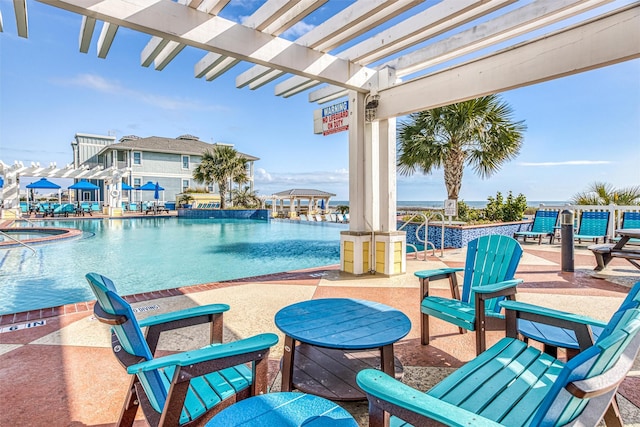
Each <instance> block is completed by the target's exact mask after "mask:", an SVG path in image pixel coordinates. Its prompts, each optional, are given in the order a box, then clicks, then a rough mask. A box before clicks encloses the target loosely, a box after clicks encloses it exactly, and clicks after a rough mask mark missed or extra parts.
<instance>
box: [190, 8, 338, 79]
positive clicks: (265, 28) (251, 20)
mask: <svg viewBox="0 0 640 427" xmlns="http://www.w3.org/2000/svg"><path fill="white" fill-rule="evenodd" d="M325 2H326V0H320V1H315V0H303V1H300V0H269V1H267V2H266V3H265V4H263V5H262V7H260V8H259V9H258V10H256V11H255V13H253V15H251V16H250V17H248V18H247V19H246V20H245V21H244V22H243V23H242V25H245V26H247V27H250V28H254V29H256V30H259V31H262V32H264V33H266V34H271V35H274V36H277V35H279V34H281V33H282V32H283V31H285V30H287V29H289V28H290V27H292V26H293V25H295V24H296V23H297V22H298V21H299V20H301V19H302V18H304V16H306V15H307V14H308V13H310V12H311V11H313V10H314V9H316V8H318V7H320V6H321V5H322V4H324V3H325ZM239 62H240V61H239V60H237V59H230V58H229V57H225V56H222V55H219V54H216V53H212V52H210V53H208V54H207V55H205V57H204V58H202V59H201V60H200V61H198V63H197V64H196V65H195V76H196V78H200V77H203V76H206V79H207V81H211V80H213V79H215V78H217V77H218V76H220V75H222V74H223V73H224V72H225V71H227V70H229V69H231V68H232V67H234V66H235V65H236V64H238V63H239Z"/></svg>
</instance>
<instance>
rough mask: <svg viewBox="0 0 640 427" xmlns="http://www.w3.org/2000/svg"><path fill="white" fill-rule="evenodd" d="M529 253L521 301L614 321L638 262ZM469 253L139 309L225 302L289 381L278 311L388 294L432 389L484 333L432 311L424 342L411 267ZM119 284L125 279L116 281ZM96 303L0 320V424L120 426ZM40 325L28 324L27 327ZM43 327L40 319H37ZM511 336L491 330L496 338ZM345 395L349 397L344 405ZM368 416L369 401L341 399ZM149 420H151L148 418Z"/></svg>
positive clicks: (176, 341)
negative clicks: (387, 273)
mask: <svg viewBox="0 0 640 427" xmlns="http://www.w3.org/2000/svg"><path fill="white" fill-rule="evenodd" d="M523 247H524V248H525V255H524V258H523V259H522V261H521V263H520V268H519V269H518V274H517V277H520V278H523V279H524V280H525V283H524V284H523V285H522V286H520V287H519V288H518V295H517V298H518V300H521V301H526V302H531V303H535V304H540V305H544V306H547V307H552V308H557V309H561V310H565V311H572V312H576V313H581V314H587V315H590V316H592V317H595V318H598V319H602V320H608V318H609V316H610V315H611V314H612V313H613V312H614V311H615V310H616V309H617V307H618V306H619V304H620V302H621V301H622V300H623V299H624V297H625V296H626V292H627V291H628V289H629V287H630V286H632V284H633V283H635V282H637V281H640V270H637V269H635V268H634V267H633V266H632V265H631V264H628V263H626V262H625V261H624V260H614V261H613V262H612V264H611V265H610V266H609V267H607V269H605V270H604V271H602V272H599V273H597V274H596V273H595V272H594V271H593V267H594V266H595V259H594V258H593V255H592V254H591V253H590V252H589V251H587V250H586V249H585V247H586V246H584V247H579V248H577V249H576V256H575V272H573V273H561V272H560V253H559V246H557V245H544V244H543V245H540V246H539V245H537V244H529V243H527V244H523ZM463 264H464V251H463V250H449V251H445V256H444V257H442V258H440V257H429V258H428V260H427V261H421V260H412V259H410V260H408V263H407V270H408V271H407V274H406V275H402V276H397V277H391V278H389V277H383V276H380V275H366V276H361V277H352V276H349V275H344V274H341V273H340V272H339V271H337V267H336V266H332V267H328V268H319V269H312V270H305V271H297V272H288V273H282V274H276V275H270V276H264V277H254V278H248V279H244V280H238V281H232V282H224V283H213V284H207V285H200V286H193V287H188V288H181V289H177V290H173V291H162V292H153V293H149V294H144V295H137V296H132V297H130V298H129V299H130V300H131V301H135V302H133V303H132V305H133V306H134V307H140V308H141V309H142V310H143V311H141V312H140V318H144V317H146V316H149V315H155V314H159V313H164V312H168V311H172V310H176V309H182V308H186V307H191V306H196V305H202V304H209V303H217V302H223V303H227V304H229V305H230V306H231V310H230V311H229V312H228V313H225V320H224V321H225V330H224V335H225V341H229V340H234V339H237V338H241V337H247V336H250V335H253V334H256V333H261V332H275V333H278V334H279V336H280V338H281V340H280V342H279V343H278V345H277V346H276V347H274V348H273V349H272V351H271V354H270V373H269V376H270V385H271V390H272V391H277V390H278V389H279V387H280V376H279V359H280V357H281V356H282V345H283V336H282V334H281V333H280V332H279V331H278V329H277V328H276V327H275V324H274V322H273V318H274V315H275V313H276V312H277V311H278V310H279V309H280V308H282V307H284V306H286V305H289V304H292V303H295V302H298V301H303V300H307V299H311V298H324V297H351V298H362V299H368V300H373V301H379V302H382V303H384V304H387V305H391V306H393V307H395V308H398V309H400V310H402V311H403V312H405V313H406V314H407V316H409V318H410V319H411V321H412V325H413V328H412V330H411V332H410V333H409V335H407V336H406V337H405V338H404V339H403V340H401V341H400V342H398V343H397V344H396V346H395V352H396V356H397V357H398V358H399V359H400V361H401V362H402V364H403V365H404V369H405V376H404V381H405V382H407V383H409V384H411V385H413V386H415V387H418V388H420V389H423V390H426V389H428V388H429V387H430V386H432V385H433V384H435V383H437V382H438V381H439V380H440V379H442V378H443V377H444V376H446V375H448V374H449V373H450V372H452V371H453V370H455V368H457V367H459V366H461V365H462V364H464V363H465V362H467V361H468V360H470V359H471V358H473V357H474V355H475V344H474V343H475V341H474V334H473V333H467V334H459V333H458V332H457V328H456V327H454V326H453V325H451V324H448V323H445V322H441V321H439V320H437V319H434V320H433V321H432V322H431V323H432V332H431V335H432V341H431V344H430V345H429V346H421V345H420V340H419V296H418V293H419V288H418V281H417V279H416V278H415V277H414V276H413V272H414V271H417V270H422V269H429V268H438V267H442V266H444V265H446V266H451V267H458V266H463ZM116 285H117V283H116ZM447 291H448V284H447V282H445V281H441V282H440V283H438V282H436V292H438V293H442V295H446V293H447ZM92 305H93V304H92V303H91V302H89V303H83V304H75V305H72V306H65V307H59V308H56V309H52V310H49V311H41V312H39V313H40V314H38V315H37V316H38V317H39V319H36V318H35V317H36V314H34V313H30V314H28V313H18V314H16V315H10V316H6V315H5V316H2V317H0V331H1V333H0V388H1V395H0V425H2V426H18V425H29V426H85V425H86V426H110V425H114V423H115V421H116V419H117V417H118V414H119V411H120V407H121V405H122V401H123V399H124V395H125V391H126V388H127V385H128V381H129V380H128V377H127V375H126V374H125V372H124V370H123V369H122V367H120V365H119V364H118V362H117V361H116V359H115V357H114V356H113V354H112V353H111V349H110V338H109V331H108V327H107V326H106V325H103V324H101V323H99V322H98V321H97V320H95V319H94V318H93V316H92V312H91V310H92ZM27 324H29V325H31V326H34V327H29V328H23V327H24V326H25V325H27ZM38 324H40V325H39V326H37V325H38ZM206 336H207V334H206V331H205V329H204V328H201V327H194V328H191V329H186V330H182V331H178V332H175V333H171V334H167V336H165V337H163V338H162V339H161V342H160V345H159V348H160V349H161V350H162V351H164V352H173V351H184V350H188V349H193V348H196V347H198V346H202V345H206ZM501 336H503V333H501V332H497V331H496V332H490V333H489V334H488V345H491V344H492V343H494V342H496V341H497V340H498V339H499V338H500V337H501ZM619 400H620V406H621V410H622V415H623V419H624V420H625V425H629V426H633V425H635V426H640V363H639V362H638V361H636V364H635V366H634V368H633V370H632V372H631V373H630V375H629V377H628V378H627V379H626V380H625V382H624V384H623V386H622V387H621V388H620V393H619ZM341 404H343V403H341ZM343 405H344V406H345V407H346V408H347V409H348V410H349V411H351V412H352V413H353V414H354V416H356V418H357V419H358V421H359V423H360V425H362V426H365V425H368V424H367V422H368V420H367V405H366V402H355V403H344V404H343ZM138 419H139V421H138V422H137V424H138V423H139V425H145V423H144V421H143V420H144V418H143V417H142V415H141V414H139V415H138Z"/></svg>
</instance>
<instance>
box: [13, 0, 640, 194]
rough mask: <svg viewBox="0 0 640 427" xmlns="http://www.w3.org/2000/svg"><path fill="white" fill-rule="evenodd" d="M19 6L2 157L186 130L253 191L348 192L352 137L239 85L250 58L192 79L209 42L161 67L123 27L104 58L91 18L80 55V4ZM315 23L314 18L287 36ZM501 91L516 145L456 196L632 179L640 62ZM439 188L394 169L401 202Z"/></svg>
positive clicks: (291, 104) (638, 164)
mask: <svg viewBox="0 0 640 427" xmlns="http://www.w3.org/2000/svg"><path fill="white" fill-rule="evenodd" d="M332 1H335V0H332ZM626 3H628V2H615V4H617V5H618V6H619V5H620V4H626ZM27 4H28V11H29V38H28V39H23V38H20V37H18V36H17V34H16V31H15V22H14V18H13V2H12V1H10V0H0V11H1V12H2V14H3V18H4V32H3V33H0V160H2V161H4V162H5V163H7V164H12V163H13V162H14V160H19V161H23V162H24V163H25V164H28V163H29V162H32V161H33V162H40V163H41V164H48V163H49V162H52V161H55V162H56V163H57V164H58V166H62V165H65V164H66V163H69V162H71V160H72V159H71V155H72V151H71V145H70V143H71V141H72V140H73V137H74V135H75V134H76V133H91V134H99V135H107V134H112V135H115V136H116V137H117V138H120V137H122V136H125V135H132V134H133V135H138V136H141V137H146V136H154V135H155V136H164V137H177V136H179V135H182V134H192V135H196V136H198V137H200V139H201V140H203V141H206V142H225V143H232V144H235V148H236V149H237V150H239V151H241V152H244V153H247V154H251V155H254V156H256V157H259V158H260V159H261V160H260V161H258V162H257V163H256V171H255V172H256V176H255V188H256V190H257V192H258V193H259V194H261V195H268V194H271V193H273V192H277V191H282V190H287V189H290V188H315V189H320V190H324V191H330V192H333V193H336V194H337V196H336V197H335V199H336V200H346V199H348V146H347V145H348V134H347V133H346V132H342V133H338V134H334V135H331V136H324V137H323V136H319V135H314V134H313V110H315V109H318V108H320V106H318V105H317V104H310V103H309V102H308V101H307V94H306V93H303V94H301V95H297V96H294V97H291V98H288V99H283V98H280V97H275V96H274V95H273V84H270V85H268V86H266V87H263V88H261V89H259V90H256V91H251V90H249V89H248V88H244V89H236V88H235V77H236V75H238V74H239V73H240V72H241V71H244V70H245V69H247V68H248V65H247V64H241V65H240V66H237V67H236V68H234V69H233V70H232V71H231V72H228V73H226V74H225V75H224V76H223V77H221V78H219V79H216V80H214V81H213V82H207V81H206V80H204V79H196V78H194V77H193V65H194V64H195V63H196V62H197V61H199V60H200V59H201V58H202V57H203V56H204V55H205V52H202V51H198V50H195V49H192V48H186V49H185V50H183V51H182V52H181V53H180V54H179V55H178V56H177V57H176V59H174V60H173V62H172V63H171V64H169V65H168V66H167V67H166V68H165V69H164V70H163V71H156V70H154V69H153V68H152V67H150V68H144V67H142V66H140V52H141V51H142V49H143V48H144V46H145V45H146V43H147V41H148V39H149V37H148V36H144V35H141V34H139V33H135V32H133V31H129V30H127V29H124V28H120V29H119V30H118V34H117V36H116V38H115V41H114V44H113V46H112V48H111V51H110V53H109V55H108V56H107V58H106V59H99V58H97V55H96V41H97V37H98V34H99V32H100V27H99V26H97V27H96V31H95V34H94V40H93V43H92V45H91V48H90V51H89V53H88V54H82V53H80V52H79V51H78V34H79V29H80V23H81V17H80V16H79V15H76V14H72V13H69V12H64V11H61V10H58V9H56V8H52V7H49V6H46V5H43V4H41V3H38V2H34V1H27ZM232 4H234V3H232ZM330 4H331V2H330ZM235 5H236V7H235V8H234V9H233V10H232V11H231V12H230V13H233V14H235V15H236V17H237V18H236V19H238V20H240V19H242V14H243V11H244V10H245V9H244V8H243V3H242V2H236V3H235ZM246 10H247V12H246V13H249V9H246ZM314 24H315V23H314V22H313V17H310V18H309V19H307V20H305V23H304V25H302V26H298V27H297V28H296V29H294V30H293V31H292V32H291V34H290V37H293V38H295V37H297V35H296V34H295V31H296V30H297V31H304V29H305V27H306V28H307V29H308V28H311V27H313V25H314ZM298 35H299V34H298ZM502 96H503V97H504V99H505V100H506V101H507V102H508V103H509V104H510V105H511V106H512V107H513V109H514V111H515V115H514V117H515V119H517V120H524V121H525V122H526V125H527V127H528V130H527V131H526V133H525V140H524V145H523V148H522V150H521V153H520V155H519V157H518V158H517V159H515V160H514V161H512V162H510V163H509V164H507V165H505V166H504V167H503V168H502V170H501V171H500V172H499V173H497V174H496V175H494V176H493V177H491V178H489V179H486V180H481V179H480V178H478V177H477V176H476V175H475V174H474V173H473V171H471V170H467V171H465V175H464V178H463V182H462V189H461V192H460V198H461V199H463V200H467V201H472V200H486V199H487V197H488V196H495V194H496V192H497V191H500V192H502V193H503V194H506V193H508V192H509V191H512V192H513V193H514V194H519V193H522V194H524V195H525V196H526V197H527V199H528V200H529V201H539V200H555V201H563V200H568V199H569V198H570V197H571V196H573V195H574V194H576V193H578V192H580V191H583V190H585V189H586V188H587V186H588V185H589V184H590V183H592V182H594V181H600V182H606V183H609V184H611V185H613V186H614V187H617V188H622V187H629V186H632V185H640V60H632V61H627V62H625V63H621V64H617V65H613V66H610V67H606V68H601V69H597V70H593V71H590V72H587V73H583V74H579V75H574V76H569V77H565V78H563V79H559V80H554V81H550V82H546V83H542V84H538V85H534V86H529V87H525V88H520V89H516V90H513V91H509V92H506V93H504V94H502ZM399 120H403V118H399ZM28 182H31V180H30V179H27V180H26V183H28ZM23 183H24V181H23ZM445 198H446V190H445V187H444V181H443V178H442V171H441V170H440V171H437V172H435V173H434V174H432V175H429V176H425V175H421V174H416V175H413V176H411V177H403V176H399V177H398V200H443V199H445Z"/></svg>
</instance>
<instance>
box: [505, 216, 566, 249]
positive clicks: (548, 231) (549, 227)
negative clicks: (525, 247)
mask: <svg viewBox="0 0 640 427" xmlns="http://www.w3.org/2000/svg"><path fill="white" fill-rule="evenodd" d="M558 213H559V212H558V211H545V210H542V209H538V210H537V211H536V215H535V217H534V218H533V226H532V227H531V230H530V231H516V232H515V233H513V238H514V239H518V237H522V239H523V240H524V241H525V242H526V241H527V237H531V238H534V239H538V244H541V243H542V238H543V237H548V238H549V244H551V243H553V238H554V236H555V226H556V223H557V222H558Z"/></svg>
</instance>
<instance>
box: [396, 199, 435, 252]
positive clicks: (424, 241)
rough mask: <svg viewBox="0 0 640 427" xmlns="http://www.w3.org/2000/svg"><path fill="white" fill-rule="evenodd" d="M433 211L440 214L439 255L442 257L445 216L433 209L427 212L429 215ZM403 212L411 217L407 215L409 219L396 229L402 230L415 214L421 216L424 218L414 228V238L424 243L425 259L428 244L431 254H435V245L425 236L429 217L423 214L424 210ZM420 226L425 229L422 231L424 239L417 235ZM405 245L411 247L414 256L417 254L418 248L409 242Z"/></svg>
mask: <svg viewBox="0 0 640 427" xmlns="http://www.w3.org/2000/svg"><path fill="white" fill-rule="evenodd" d="M433 213H435V214H438V215H440V224H441V227H442V229H441V232H440V238H441V242H440V257H443V256H444V223H445V218H444V214H443V213H442V212H440V211H435V210H434V211H432V212H429V215H430V216H431V214H433ZM405 214H407V215H411V217H409V219H408V220H407V221H405V222H404V223H403V224H402V225H401V226H400V227H399V228H398V231H400V230H402V229H403V228H404V227H405V226H406V225H407V224H408V223H410V222H411V221H412V220H413V219H414V218H415V217H417V216H421V217H422V218H424V221H423V222H422V224H420V225H419V226H418V227H417V228H416V240H417V241H418V242H421V243H424V257H425V260H426V258H427V250H428V247H429V246H431V248H432V254H433V256H435V254H436V246H435V245H434V244H433V242H430V241H428V240H427V237H428V230H429V229H428V226H429V219H428V218H427V216H426V214H425V213H424V212H405ZM422 227H424V228H425V231H424V236H425V238H424V240H423V239H421V238H420V235H419V231H420V229H421V228H422ZM407 246H410V247H412V248H413V249H414V250H415V251H416V256H417V252H418V248H417V247H416V246H415V245H413V244H411V243H407Z"/></svg>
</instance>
